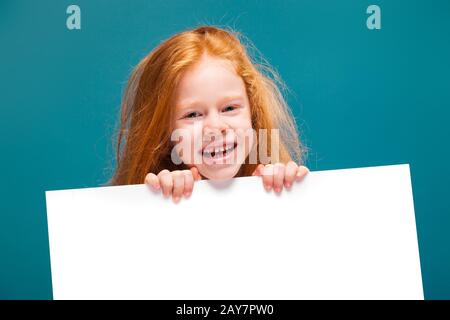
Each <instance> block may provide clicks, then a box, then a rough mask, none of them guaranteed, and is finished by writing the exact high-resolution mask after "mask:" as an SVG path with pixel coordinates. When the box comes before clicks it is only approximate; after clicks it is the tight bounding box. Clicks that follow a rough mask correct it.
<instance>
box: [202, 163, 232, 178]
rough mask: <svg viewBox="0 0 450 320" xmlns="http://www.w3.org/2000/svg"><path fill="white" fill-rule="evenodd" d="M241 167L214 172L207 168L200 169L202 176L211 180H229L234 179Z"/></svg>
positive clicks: (229, 167) (230, 167) (225, 168)
mask: <svg viewBox="0 0 450 320" xmlns="http://www.w3.org/2000/svg"><path fill="white" fill-rule="evenodd" d="M240 167H241V166H226V167H223V168H217V169H214V170H211V169H209V168H208V169H207V168H198V171H199V172H200V174H201V175H202V176H203V177H205V178H207V179H209V180H228V179H231V178H233V177H234V176H235V175H236V174H237V173H238V172H239V169H240Z"/></svg>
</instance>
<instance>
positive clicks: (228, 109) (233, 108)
mask: <svg viewBox="0 0 450 320" xmlns="http://www.w3.org/2000/svg"><path fill="white" fill-rule="evenodd" d="M235 109H237V107H236V106H233V105H229V106H226V107H225V108H224V109H223V111H224V112H229V111H233V110H235Z"/></svg>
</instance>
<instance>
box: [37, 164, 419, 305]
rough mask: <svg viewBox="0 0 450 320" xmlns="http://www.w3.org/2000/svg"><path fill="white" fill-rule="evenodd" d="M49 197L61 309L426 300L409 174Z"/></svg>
mask: <svg viewBox="0 0 450 320" xmlns="http://www.w3.org/2000/svg"><path fill="white" fill-rule="evenodd" d="M46 199H47V219H48V230H49V240H50V258H51V270H52V283H53V297H54V299H423V288H422V278H421V270H420V260H419V250H418V243H417V233H416V224H415V216H414V206H413V197H412V189H411V180H410V170H409V165H407V164H406V165H393V166H382V167H369V168H357V169H342V170H330V171H317V172H310V173H309V174H308V175H307V176H306V178H305V179H304V180H303V181H301V182H297V183H296V184H295V185H294V186H293V187H292V190H291V191H286V190H283V192H282V194H281V195H279V196H278V195H275V194H274V193H273V192H271V193H267V192H266V191H265V190H264V188H263V186H262V182H261V178H260V177H245V178H236V179H232V180H230V181H228V182H226V183H214V182H211V181H206V180H205V181H199V182H196V184H195V186H194V192H193V194H192V195H191V197H190V198H189V199H187V200H186V199H182V200H181V202H180V203H178V204H174V203H172V201H171V199H165V198H163V197H162V195H160V194H155V193H153V192H152V191H151V190H150V189H149V188H148V187H147V186H146V185H144V184H141V185H130V186H116V187H99V188H84V189H72V190H58V191H47V192H46Z"/></svg>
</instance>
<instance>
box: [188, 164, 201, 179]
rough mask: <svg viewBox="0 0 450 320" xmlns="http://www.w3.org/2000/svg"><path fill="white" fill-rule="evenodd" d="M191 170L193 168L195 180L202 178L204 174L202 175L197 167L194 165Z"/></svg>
mask: <svg viewBox="0 0 450 320" xmlns="http://www.w3.org/2000/svg"><path fill="white" fill-rule="evenodd" d="M189 170H191V172H192V176H193V177H194V180H195V181H199V180H202V176H201V175H200V173H199V172H198V169H197V167H192V168H190V169H189Z"/></svg>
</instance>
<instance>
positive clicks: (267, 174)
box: [262, 164, 273, 191]
mask: <svg viewBox="0 0 450 320" xmlns="http://www.w3.org/2000/svg"><path fill="white" fill-rule="evenodd" d="M262 174H263V176H262V177H263V184H264V188H266V190H267V191H270V190H271V189H272V187H273V164H267V165H265V166H264V168H263V169H262Z"/></svg>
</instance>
